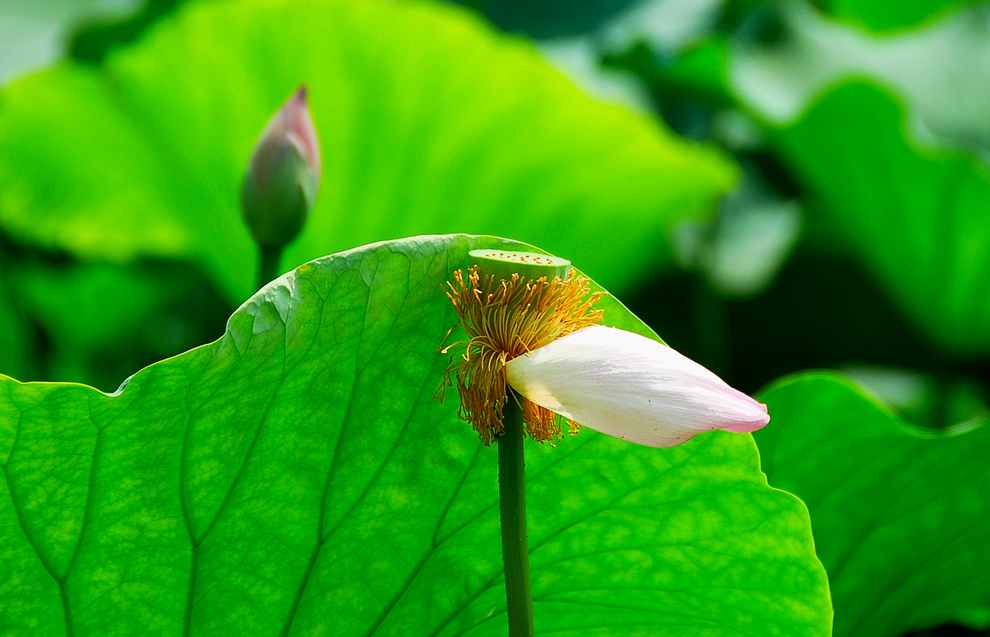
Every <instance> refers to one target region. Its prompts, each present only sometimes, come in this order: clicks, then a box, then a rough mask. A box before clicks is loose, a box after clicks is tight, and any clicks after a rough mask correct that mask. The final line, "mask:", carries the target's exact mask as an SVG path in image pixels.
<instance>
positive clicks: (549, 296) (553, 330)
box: [440, 266, 602, 445]
mask: <svg viewBox="0 0 990 637" xmlns="http://www.w3.org/2000/svg"><path fill="white" fill-rule="evenodd" d="M601 295H602V293H601V292H595V293H592V292H591V283H590V281H589V280H588V279H587V278H585V277H581V276H574V275H573V273H572V274H570V275H568V276H567V278H566V279H561V278H559V277H554V278H553V279H548V278H547V277H540V278H537V279H528V278H525V277H521V276H520V275H518V274H513V275H512V276H511V277H510V278H509V279H503V278H497V277H495V276H494V275H491V274H487V275H485V274H481V273H479V271H478V268H477V266H474V267H471V268H469V269H468V271H467V277H466V279H465V276H464V274H463V272H462V271H461V270H457V271H455V272H454V280H453V281H448V282H447V298H449V299H450V302H451V303H452V304H453V306H454V310H455V311H456V312H457V316H458V318H459V319H460V323H461V326H462V327H463V328H464V331H465V332H466V333H467V335H468V340H467V341H466V342H459V343H453V344H452V345H450V346H448V347H447V348H445V349H444V352H447V351H449V350H450V349H451V348H453V347H457V346H459V345H460V346H463V347H464V352H463V354H462V355H461V356H459V357H457V358H454V359H452V360H451V363H450V367H449V368H448V370H447V371H448V373H447V374H446V376H445V378H444V384H443V385H442V386H441V388H440V389H441V391H440V394H441V397H442V395H443V390H444V389H445V388H446V387H448V386H450V385H452V384H456V386H457V391H458V393H459V394H460V398H461V406H460V410H459V412H458V415H459V416H460V417H461V418H462V419H463V420H465V421H467V422H470V423H471V424H472V426H473V427H474V429H475V430H476V431H477V432H478V435H479V436H480V437H481V440H482V442H484V443H485V444H486V445H488V444H491V442H492V441H493V440H494V439H495V438H496V437H497V436H499V435H501V434H502V433H503V431H504V426H503V415H504V410H505V401H506V399H507V390H508V384H507V381H506V371H505V365H506V363H508V362H509V361H510V360H512V359H513V358H515V357H517V356H520V355H522V354H525V353H527V352H529V351H531V350H534V349H537V348H539V347H542V346H544V345H546V344H548V343H550V342H552V341H554V340H556V339H558V338H560V337H562V336H566V335H567V334H570V333H572V332H575V331H577V330H579V329H581V328H584V327H588V326H590V325H594V324H597V323H599V322H601V319H602V312H601V310H596V309H594V305H595V303H596V302H597V301H598V299H599V298H601ZM514 399H516V400H517V401H519V402H520V406H521V409H522V415H523V421H524V422H525V425H526V433H527V434H528V435H529V437H530V438H533V439H534V440H538V441H540V442H546V441H554V440H557V439H559V438H560V436H561V428H560V425H559V424H558V422H557V421H558V416H557V414H555V413H554V412H552V411H550V410H549V409H546V408H545V407H541V406H539V405H537V404H535V403H532V402H530V401H528V400H526V399H525V398H524V397H522V396H515V395H514ZM567 423H568V425H569V427H570V429H571V431H572V432H575V431H576V430H577V425H576V423H573V422H571V421H567Z"/></svg>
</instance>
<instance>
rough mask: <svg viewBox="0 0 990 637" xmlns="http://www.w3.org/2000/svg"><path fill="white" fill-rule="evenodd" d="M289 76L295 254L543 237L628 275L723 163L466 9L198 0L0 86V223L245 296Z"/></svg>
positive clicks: (703, 199)
mask: <svg viewBox="0 0 990 637" xmlns="http://www.w3.org/2000/svg"><path fill="white" fill-rule="evenodd" d="M300 82H306V83H307V84H308V85H309V87H310V96H311V106H312V110H313V116H314V119H315V121H316V124H317V127H318V129H319V132H320V140H321V147H322V154H323V157H324V171H323V172H324V174H323V180H322V190H321V192H320V195H319V198H318V204H317V206H316V208H315V210H314V211H313V213H312V215H311V217H310V219H309V222H308V224H307V226H306V229H305V231H304V234H303V236H302V237H300V239H299V240H298V241H297V242H296V243H295V245H294V246H293V247H292V248H291V250H290V251H289V253H288V254H287V255H286V259H285V261H284V263H285V264H296V263H301V262H303V261H305V260H307V259H310V258H314V257H316V256H319V255H322V254H326V253H327V252H332V251H333V250H335V249H341V248H343V247H346V246H351V245H356V244H360V243H365V242H368V241H375V240H380V239H387V238H394V237H398V236H403V235H408V234H417V233H423V232H447V231H472V232H485V233H499V234H511V235H512V236H517V237H520V238H522V239H530V240H539V241H543V240H544V239H545V244H546V247H547V248H548V249H551V250H553V251H556V252H560V253H563V254H568V255H571V256H572V257H574V258H575V259H578V260H580V261H581V262H582V263H583V264H584V265H585V267H586V269H587V270H588V271H589V272H590V273H592V274H594V275H595V276H596V277H598V278H599V279H601V280H602V281H603V282H605V283H607V284H610V285H613V286H622V285H624V284H626V283H628V282H629V281H630V280H631V279H632V278H633V277H635V276H636V275H637V273H639V274H642V272H643V271H644V269H645V268H646V267H648V266H654V265H656V264H658V263H660V262H662V261H663V259H664V258H666V257H667V256H669V246H668V243H667V241H666V240H665V237H666V231H667V230H669V228H670V226H671V225H672V224H673V223H674V222H675V221H676V220H679V219H682V218H685V217H690V216H693V215H697V214H699V213H702V212H704V211H706V210H707V209H708V208H709V207H710V204H711V203H712V200H713V198H714V197H715V196H716V195H717V194H719V193H720V192H722V191H724V190H725V189H726V188H727V187H729V185H730V184H731V182H732V180H733V177H734V173H733V171H732V169H731V167H729V166H728V165H727V164H725V163H724V162H723V161H722V160H721V159H720V158H718V157H716V156H715V155H714V154H712V153H711V152H710V151H707V150H705V149H701V148H699V147H695V146H692V145H688V144H684V143H681V142H678V141H677V140H676V139H674V138H672V137H671V136H670V135H669V134H668V133H666V132H665V131H664V130H662V129H661V128H659V126H658V125H657V124H656V123H654V122H652V121H651V120H650V119H649V118H648V117H647V116H645V115H642V114H637V113H633V112H631V111H629V110H628V109H626V108H624V107H621V106H618V105H615V104H610V103H605V102H601V101H597V100H595V99H592V98H590V97H588V96H586V95H585V94H583V93H582V92H581V91H580V90H579V89H578V88H577V87H575V86H574V85H573V84H572V83H571V82H570V81H569V80H567V79H566V78H565V77H564V76H562V75H561V74H560V73H559V72H558V71H556V70H555V69H554V68H553V67H552V66H550V65H549V64H548V63H546V62H545V61H544V60H543V59H542V58H541V56H540V55H539V53H538V52H536V51H535V49H533V48H532V47H531V46H529V45H527V44H525V43H523V42H520V41H517V40H512V39H507V38H504V37H501V36H496V35H494V34H493V33H491V32H490V31H489V30H488V29H487V28H486V27H484V26H482V25H481V24H480V22H478V21H477V20H476V19H474V18H472V17H470V16H469V15H468V14H466V13H465V12H463V11H462V10H460V9H456V8H452V7H445V6H438V5H430V4H420V3H417V2H413V3H384V2H366V3H365V2H346V1H343V0H324V1H320V2H315V3H311V4H306V5H305V6H300V5H299V4H298V3H290V2H288V1H285V2H279V1H275V2H262V3H255V2H241V3H204V4H201V5H196V6H189V7H187V8H186V9H185V10H184V11H182V12H180V13H179V14H178V15H177V16H176V17H175V18H173V19H168V20H163V21H162V22H161V23H159V25H158V26H157V27H156V28H155V29H154V30H153V31H152V32H151V33H150V34H149V35H148V36H147V37H146V38H144V39H143V40H141V41H140V42H139V43H138V44H136V45H134V46H133V47H130V48H126V49H122V50H120V51H119V52H118V53H116V54H114V55H111V56H110V57H109V59H108V61H107V63H106V64H105V65H104V66H101V67H91V66H84V65H76V64H64V65H62V66H60V67H58V68H56V69H53V70H50V71H47V72H44V73H41V74H37V75H34V76H30V77H28V78H25V79H23V80H22V81H19V82H16V83H14V84H13V85H12V86H10V87H9V89H8V90H6V91H5V92H4V93H3V94H2V96H0V223H2V224H3V226H4V227H5V228H6V229H7V230H8V231H9V232H10V233H12V234H14V235H16V236H17V237H19V238H20V239H21V240H22V241H28V242H38V243H42V244H45V245H55V246H59V247H62V248H64V249H68V250H70V251H72V252H74V253H76V254H79V255H83V256H89V257H100V258H115V259H129V258H131V257H133V256H135V255H140V254H152V255H160V256H166V257H182V258H189V259H195V260H197V261H198V262H200V263H201V264H202V265H203V266H204V267H205V268H206V270H207V271H208V272H210V273H211V275H212V276H214V277H215V280H217V281H218V283H219V285H220V286H221V287H222V288H223V289H225V290H226V291H227V292H228V293H229V295H230V298H231V299H243V298H245V297H246V296H247V295H248V294H249V293H250V292H252V291H253V289H254V288H253V281H254V263H255V251H254V248H253V246H252V244H251V241H250V238H249V236H248V233H247V230H246V229H245V228H244V227H243V224H242V223H241V220H240V217H239V213H238V205H237V201H238V193H239V188H240V180H241V175H242V172H243V169H244V167H245V165H246V163H247V161H248V158H249V156H250V153H251V150H252V147H253V145H254V143H255V140H256V138H257V135H258V134H259V132H260V131H261V129H262V127H263V125H264V124H265V121H266V120H267V118H268V117H269V116H270V115H271V113H272V112H274V111H275V110H276V109H277V108H278V106H279V105H280V103H281V102H282V101H283V100H285V99H286V97H287V96H288V95H289V94H290V93H291V92H292V91H293V90H294V88H295V87H296V86H297V85H298V84H299V83H300ZM592 237H593V239H590V238H592Z"/></svg>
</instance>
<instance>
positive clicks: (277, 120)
mask: <svg viewBox="0 0 990 637" xmlns="http://www.w3.org/2000/svg"><path fill="white" fill-rule="evenodd" d="M319 181H320V149H319V143H318V141H317V139H316V129H315V127H314V126H313V120H312V118H311V117H310V115H309V109H308V108H307V107H306V87H305V86H301V87H299V90H297V91H296V93H295V95H293V96H292V97H291V98H289V101H287V102H286V103H285V104H284V105H283V106H282V108H281V109H279V111H278V112H277V113H275V116H274V117H272V119H271V121H269V122H268V125H267V126H266V127H265V130H264V132H263V133H262V135H261V139H260V140H259V141H258V145H257V146H256V147H255V150H254V155H252V157H251V164H250V166H249V168H248V172H247V175H246V176H245V179H244V187H243V189H242V191H241V209H242V212H243V215H244V221H245V223H246V224H247V226H248V229H249V230H250V231H251V235H252V236H253V237H254V240H255V241H256V242H257V243H258V244H259V245H261V246H265V247H273V248H281V247H283V246H285V245H286V244H287V243H289V242H290V241H292V240H293V239H294V238H295V237H296V236H297V235H298V234H299V231H300V230H301V229H302V227H303V224H304V223H305V221H306V216H307V215H308V214H309V210H310V208H312V207H313V202H314V200H315V199H316V191H317V188H318V186H319Z"/></svg>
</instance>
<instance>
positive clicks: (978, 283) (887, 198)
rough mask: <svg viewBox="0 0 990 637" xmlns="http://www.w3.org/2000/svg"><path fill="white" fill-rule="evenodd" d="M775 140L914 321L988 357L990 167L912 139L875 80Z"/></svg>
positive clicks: (942, 340)
mask: <svg viewBox="0 0 990 637" xmlns="http://www.w3.org/2000/svg"><path fill="white" fill-rule="evenodd" d="M774 138H775V140H776V142H777V146H778V148H779V150H780V152H781V154H782V156H783V157H784V158H785V159H786V161H787V162H788V164H789V166H790V167H791V168H792V169H793V170H794V171H795V172H796V174H797V176H798V179H799V180H800V181H802V183H804V184H805V185H807V187H808V189H809V190H810V191H811V192H812V193H813V194H814V196H815V197H817V198H818V199H819V200H820V201H821V204H822V213H823V214H825V215H827V216H828V219H829V221H830V222H831V223H832V224H834V225H833V227H834V228H836V229H837V230H838V231H839V232H840V234H841V237H842V239H843V240H844V242H846V243H847V244H848V245H850V246H852V247H853V248H854V249H855V250H857V251H858V252H859V253H860V254H861V255H862V258H863V259H864V260H865V262H866V264H867V265H868V266H869V267H870V269H871V270H872V271H873V272H874V273H875V274H876V275H877V276H879V277H881V279H882V280H883V281H884V283H885V285H886V287H887V288H889V289H890V290H891V291H892V292H893V293H894V294H895V295H896V297H897V299H898V300H899V301H900V302H901V304H902V305H903V306H904V308H905V309H906V310H907V311H908V313H909V315H910V316H912V317H913V318H914V319H915V320H916V321H917V322H918V323H919V324H921V325H922V326H923V327H924V328H926V331H927V332H928V333H929V334H930V335H931V336H932V337H933V338H934V339H935V340H936V341H937V342H938V343H939V344H940V345H942V346H943V347H945V348H948V349H950V350H955V351H956V352H961V351H971V352H975V351H980V352H987V351H990V304H988V303H987V302H986V299H987V298H988V297H990V224H988V223H987V220H988V212H987V208H986V202H987V201H988V200H990V168H988V167H987V165H986V164H985V163H984V162H983V161H982V160H980V159H978V158H977V157H975V156H973V155H972V154H969V153H964V152H960V151H952V150H949V149H945V148H932V147H924V146H922V145H921V144H919V143H918V142H916V141H913V140H912V139H911V138H910V137H909V133H908V123H907V121H906V116H905V114H904V111H903V110H902V109H901V108H900V106H899V105H898V102H897V101H896V100H895V98H894V97H892V96H891V95H890V94H889V93H887V92H885V91H883V90H881V89H880V88H878V87H877V86H876V85H874V84H870V83H868V82H857V81H850V82H846V83H843V84H841V85H839V86H837V87H835V88H834V89H833V90H831V91H828V92H827V93H826V94H824V95H823V96H822V97H821V99H819V100H816V101H815V102H814V103H813V104H812V106H811V107H810V108H809V109H808V110H807V112H805V113H804V114H803V115H802V116H801V117H800V118H799V119H798V120H797V121H795V122H793V123H792V124H790V125H787V126H783V127H781V129H780V130H779V131H777V132H776V134H775V135H774ZM908 263H910V264H911V266H910V267H906V266H905V264H908Z"/></svg>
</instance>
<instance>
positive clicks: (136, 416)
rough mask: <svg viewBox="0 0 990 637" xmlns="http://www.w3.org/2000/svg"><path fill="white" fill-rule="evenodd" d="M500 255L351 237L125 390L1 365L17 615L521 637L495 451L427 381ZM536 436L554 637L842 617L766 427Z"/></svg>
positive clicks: (12, 625)
mask: <svg viewBox="0 0 990 637" xmlns="http://www.w3.org/2000/svg"><path fill="white" fill-rule="evenodd" d="M479 247H491V248H510V249H511V248H517V249H518V248H520V247H522V248H524V249H525V248H528V246H525V245H523V244H518V243H515V242H509V241H505V240H499V239H493V238H490V237H471V236H465V235H450V236H432V237H418V238H413V239H405V240H400V241H393V242H384V243H379V244H375V245H371V246H367V247H364V248H359V249H355V250H351V251H348V252H343V253H340V254H337V255H333V256H330V257H326V258H323V259H319V260H316V261H313V262H311V263H308V264H305V265H303V266H301V267H299V268H298V269H296V270H295V271H293V272H291V273H289V274H287V275H285V276H283V277H282V278H280V279H277V280H276V281H274V282H273V283H271V284H270V285H268V286H266V287H265V288H263V289H262V290H260V291H259V292H258V293H257V294H256V295H255V296H253V297H252V298H251V299H250V300H248V301H247V302H246V303H245V304H244V305H243V306H242V307H241V308H240V309H238V310H237V311H236V312H235V313H234V315H233V316H232V317H231V318H230V321H229V323H228V329H227V332H226V333H225V335H224V336H223V337H222V338H221V339H220V340H218V341H216V342H214V343H211V344H209V345H205V346H202V347H200V348H198V349H194V350H191V351H189V352H186V353H185V354H182V355H180V356H176V357H174V358H171V359H168V360H165V361H162V362H159V363H156V364H154V365H152V366H150V367H147V368H145V369H143V370H141V371H140V372H138V373H136V374H135V375H134V376H133V377H131V378H130V380H129V382H127V383H126V384H125V385H124V386H123V387H121V388H120V390H118V391H117V392H115V393H113V394H104V393H101V392H98V391H96V390H94V389H92V388H90V387H86V386H83V385H76V384H66V383H27V384H22V383H18V382H17V381H14V380H12V379H9V378H5V379H3V380H2V381H0V459H2V460H3V477H4V489H5V491H4V495H3V497H0V563H2V564H4V572H5V573H6V576H5V577H4V578H0V600H3V613H2V615H0V617H2V621H3V632H4V633H5V634H15V635H17V634H24V635H27V634H30V635H39V634H41V635H44V634H63V633H64V632H69V633H71V634H74V635H95V634H98V635H126V634H148V633H154V634H193V635H207V634H217V635H221V634H222V635H231V634H253V635H265V634H272V635H276V634H306V635H323V634H326V635H330V634H332V635H372V634H374V635H409V634H415V635H455V634H457V635H504V634H505V616H504V599H505V598H504V593H503V589H502V566H501V552H500V548H499V539H498V538H499V532H498V514H497V506H496V503H497V492H496V484H497V481H496V477H495V466H496V455H497V454H496V450H495V449H494V448H486V447H483V446H482V445H481V443H480V442H479V440H478V438H477V436H476V434H475V433H474V432H473V431H472V430H471V428H470V427H469V426H468V425H466V424H465V423H463V422H460V421H458V420H457V418H456V414H455V412H456V405H455V404H454V403H456V400H455V399H450V400H448V401H447V402H446V403H444V404H441V403H438V402H437V401H436V400H434V398H433V397H432V394H433V392H434V390H435V389H436V387H437V386H438V384H439V382H440V379H441V376H442V374H443V373H444V369H445V366H446V356H444V355H442V354H440V353H439V351H438V346H439V344H440V343H441V341H442V340H443V339H444V334H445V333H446V332H447V330H448V328H449V327H450V326H451V325H452V324H453V323H454V322H455V318H454V315H453V311H452V310H451V309H450V308H449V307H448V302H447V300H446V299H445V298H444V295H443V291H442V290H443V288H442V286H443V283H444V281H445V280H447V279H448V277H449V276H450V273H451V271H452V270H453V269H455V268H459V267H464V266H465V265H466V263H467V253H468V251H469V250H471V249H474V248H479ZM602 307H603V309H604V311H605V321H606V323H609V324H611V325H614V326H618V327H623V328H626V329H631V330H635V331H638V332H640V333H642V334H645V335H652V332H651V331H650V330H649V328H647V327H646V326H645V325H644V324H643V323H641V322H640V321H639V320H638V319H636V318H635V317H634V316H633V315H631V314H630V313H629V312H628V311H627V310H626V309H625V308H624V307H623V306H622V305H621V304H620V303H619V302H618V301H616V300H615V299H614V298H613V297H609V296H607V297H605V298H604V299H603V301H602ZM526 451H527V456H528V457H527V460H528V465H529V467H528V474H529V481H528V484H527V498H528V502H529V522H530V558H531V562H532V567H533V575H534V581H533V590H534V602H535V617H536V628H537V634H541V635H546V634H561V635H599V636H604V635H616V636H618V635H622V636H629V635H633V636H635V635H644V636H645V635H650V636H656V635H671V636H673V635H677V636H680V635H684V634H691V635H702V636H713V637H714V636H722V635H725V636H729V635H733V636H738V635H754V636H757V635H758V636H760V637H763V636H766V635H780V636H788V637H790V636H795V635H798V636H802V635H815V636H824V635H828V634H829V628H830V620H831V608H830V604H829V597H828V589H827V583H826V578H825V574H824V571H823V570H822V568H821V564H820V563H819V562H818V560H817V558H816V556H815V554H814V547H813V544H812V539H811V533H810V525H809V520H808V517H807V511H806V509H805V508H804V506H803V505H802V504H801V502H800V501H798V500H797V499H796V498H794V497H793V496H791V495H789V494H787V493H785V492H782V491H778V490H775V489H772V488H770V487H768V486H767V484H766V480H765V477H764V475H763V474H762V473H761V472H760V467H759V460H758V457H757V452H756V447H755V445H754V443H753V440H752V438H751V437H750V436H748V435H735V434H727V433H721V432H714V433H710V434H705V435H702V436H700V437H698V438H696V439H695V440H693V441H692V442H690V443H688V444H684V445H681V446H679V447H675V448H672V449H653V448H647V447H637V446H633V445H630V444H628V443H624V442H622V441H619V440H617V439H613V438H608V437H605V436H602V435H599V434H596V433H595V432H593V431H582V432H581V433H580V435H579V436H577V437H575V438H569V439H566V440H564V441H562V442H561V444H559V445H558V446H557V447H541V446H538V445H535V444H531V443H527V449H526Z"/></svg>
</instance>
